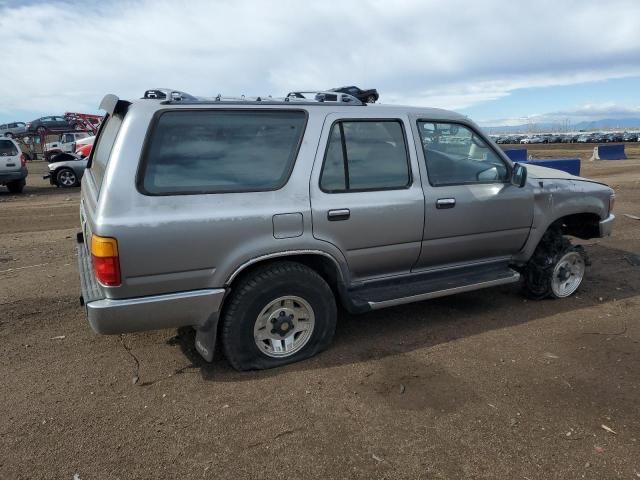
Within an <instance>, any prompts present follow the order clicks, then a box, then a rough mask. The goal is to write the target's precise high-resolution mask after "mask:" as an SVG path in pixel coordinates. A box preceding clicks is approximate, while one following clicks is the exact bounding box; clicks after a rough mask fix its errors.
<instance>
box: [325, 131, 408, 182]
mask: <svg viewBox="0 0 640 480" xmlns="http://www.w3.org/2000/svg"><path fill="white" fill-rule="evenodd" d="M409 183H410V175H409V160H408V155H407V150H406V144H405V138H404V132H403V130H402V125H401V124H400V122H398V121H395V120H393V121H346V122H338V123H335V124H334V125H333V127H332V129H331V134H330V135H329V143H328V145H327V151H326V155H325V161H324V164H323V167H322V173H321V176H320V187H321V188H322V189H323V190H325V191H328V192H345V191H358V190H360V191H362V190H384V189H392V188H405V187H406V186H408V185H409Z"/></svg>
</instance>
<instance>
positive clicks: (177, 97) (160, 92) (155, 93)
mask: <svg viewBox="0 0 640 480" xmlns="http://www.w3.org/2000/svg"><path fill="white" fill-rule="evenodd" d="M142 98H143V99H151V100H169V101H175V102H180V101H182V100H189V101H193V100H197V97H194V96H193V95H189V94H188V93H185V92H181V91H180V90H173V89H171V88H152V89H150V90H145V92H144V95H143V96H142Z"/></svg>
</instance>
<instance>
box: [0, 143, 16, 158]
mask: <svg viewBox="0 0 640 480" xmlns="http://www.w3.org/2000/svg"><path fill="white" fill-rule="evenodd" d="M0 155H2V156H3V157H6V156H10V157H13V156H15V155H18V149H17V148H16V146H15V144H14V143H13V142H12V141H11V140H0Z"/></svg>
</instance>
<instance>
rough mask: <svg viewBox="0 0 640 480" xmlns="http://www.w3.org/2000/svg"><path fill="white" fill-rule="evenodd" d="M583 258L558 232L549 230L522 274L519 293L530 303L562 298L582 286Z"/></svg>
mask: <svg viewBox="0 0 640 480" xmlns="http://www.w3.org/2000/svg"><path fill="white" fill-rule="evenodd" d="M588 265H589V260H588V258H587V254H586V252H585V251H584V249H583V248H582V247H581V246H574V245H571V242H570V241H569V240H568V239H566V238H565V237H563V236H562V232H561V231H560V229H559V228H551V229H549V230H548V231H547V232H546V233H545V234H544V236H543V237H542V240H540V243H539V244H538V247H537V248H536V250H535V252H534V253H533V256H532V257H531V259H530V260H529V262H527V265H526V266H525V268H524V270H523V272H522V273H523V279H524V282H523V292H524V294H525V296H526V297H528V298H530V299H533V300H542V299H544V298H566V297H569V296H571V295H573V294H574V293H575V292H576V291H577V289H578V288H579V287H580V285H581V284H582V281H583V280H584V274H585V270H586V267H587V266H588Z"/></svg>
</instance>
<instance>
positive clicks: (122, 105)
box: [99, 93, 131, 115]
mask: <svg viewBox="0 0 640 480" xmlns="http://www.w3.org/2000/svg"><path fill="white" fill-rule="evenodd" d="M129 105H131V102H127V101H126V100H120V99H119V98H118V97H116V96H115V95H114V94H112V93H109V94H107V95H105V96H104V98H103V99H102V101H101V102H100V107H99V108H100V110H104V111H105V112H107V113H108V114H109V115H124V114H125V113H127V110H128V109H129Z"/></svg>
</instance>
